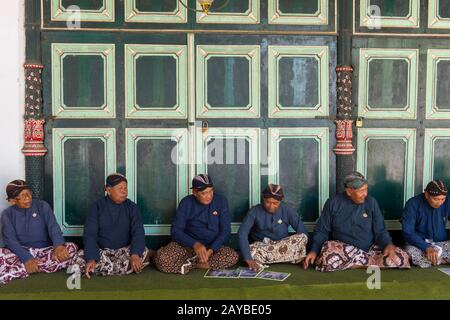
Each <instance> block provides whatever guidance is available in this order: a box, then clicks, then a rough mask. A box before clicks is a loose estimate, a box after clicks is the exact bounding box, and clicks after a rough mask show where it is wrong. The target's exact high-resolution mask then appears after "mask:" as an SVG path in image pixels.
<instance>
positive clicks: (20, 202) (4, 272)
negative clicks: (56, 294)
mask: <svg viewBox="0 0 450 320" xmlns="http://www.w3.org/2000/svg"><path fill="white" fill-rule="evenodd" d="M6 194H7V200H8V202H9V203H10V204H11V206H10V207H9V208H7V209H6V210H5V211H3V215H2V234H3V241H4V243H5V248H0V284H4V283H7V282H9V281H11V280H13V279H18V278H26V277H28V276H29V275H30V274H32V273H36V272H45V273H52V272H56V271H59V270H61V269H65V268H67V266H68V264H69V261H70V259H71V258H72V257H73V256H74V254H75V253H76V252H77V246H76V245H75V244H73V243H66V242H65V241H64V237H63V235H62V232H61V228H60V227H59V225H58V223H57V222H56V218H55V215H54V214H53V211H52V209H51V208H50V206H49V205H48V203H47V202H45V201H42V200H38V199H33V195H32V192H31V189H30V187H29V186H28V185H27V183H26V182H25V181H23V180H14V181H11V182H10V183H8V185H7V187H6Z"/></svg>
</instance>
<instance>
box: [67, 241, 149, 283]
mask: <svg viewBox="0 0 450 320" xmlns="http://www.w3.org/2000/svg"><path fill="white" fill-rule="evenodd" d="M149 254H150V251H149V250H148V249H147V248H145V250H144V253H143V254H142V257H141V259H142V263H143V265H144V268H145V267H146V266H148V265H149V264H150V259H149ZM130 258H131V255H130V247H129V246H128V247H124V248H119V249H117V250H113V249H107V248H106V249H100V260H99V261H98V262H97V265H96V266H95V269H94V271H93V272H92V274H93V275H97V276H112V275H124V274H130V273H133V269H132V267H131V263H130ZM85 266H86V261H85V260H84V251H83V250H80V251H78V253H77V254H76V256H75V257H74V259H73V260H72V263H71V264H70V267H69V269H68V272H70V273H74V272H81V273H82V274H84V272H85Z"/></svg>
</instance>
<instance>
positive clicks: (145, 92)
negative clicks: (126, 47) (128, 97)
mask: <svg viewBox="0 0 450 320" xmlns="http://www.w3.org/2000/svg"><path fill="white" fill-rule="evenodd" d="M135 63H136V73H135V77H136V79H135V93H134V95H135V99H136V107H137V108H139V109H147V108H148V109H151V108H155V107H156V108H173V107H174V106H176V105H177V60H176V59H175V58H174V57H173V56H140V57H139V58H137V59H136V62H135Z"/></svg>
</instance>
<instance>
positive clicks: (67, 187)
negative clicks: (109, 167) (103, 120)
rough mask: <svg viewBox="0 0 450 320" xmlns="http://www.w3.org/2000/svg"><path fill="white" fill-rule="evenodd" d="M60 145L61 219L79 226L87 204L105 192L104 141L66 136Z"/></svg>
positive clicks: (83, 218)
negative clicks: (62, 150) (61, 151)
mask: <svg viewBox="0 0 450 320" xmlns="http://www.w3.org/2000/svg"><path fill="white" fill-rule="evenodd" d="M63 148H64V154H63V156H64V159H63V161H64V168H63V170H64V175H65V176H64V205H65V207H64V212H65V222H66V223H67V225H69V226H81V225H83V224H84V220H85V218H86V215H87V213H88V212H89V210H90V206H91V204H92V203H93V202H94V201H95V200H97V199H99V198H101V197H102V196H104V194H105V192H104V185H105V181H104V180H105V176H104V175H105V167H106V163H105V157H104V155H105V144H104V141H102V140H101V139H68V140H66V141H65V142H64V146H63Z"/></svg>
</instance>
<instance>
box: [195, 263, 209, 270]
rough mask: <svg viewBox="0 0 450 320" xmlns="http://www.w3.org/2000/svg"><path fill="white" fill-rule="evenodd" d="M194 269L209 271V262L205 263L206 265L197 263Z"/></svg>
mask: <svg viewBox="0 0 450 320" xmlns="http://www.w3.org/2000/svg"><path fill="white" fill-rule="evenodd" d="M195 267H196V268H197V269H209V268H210V265H209V262H206V263H200V262H199V263H197V264H196V265H195Z"/></svg>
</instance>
